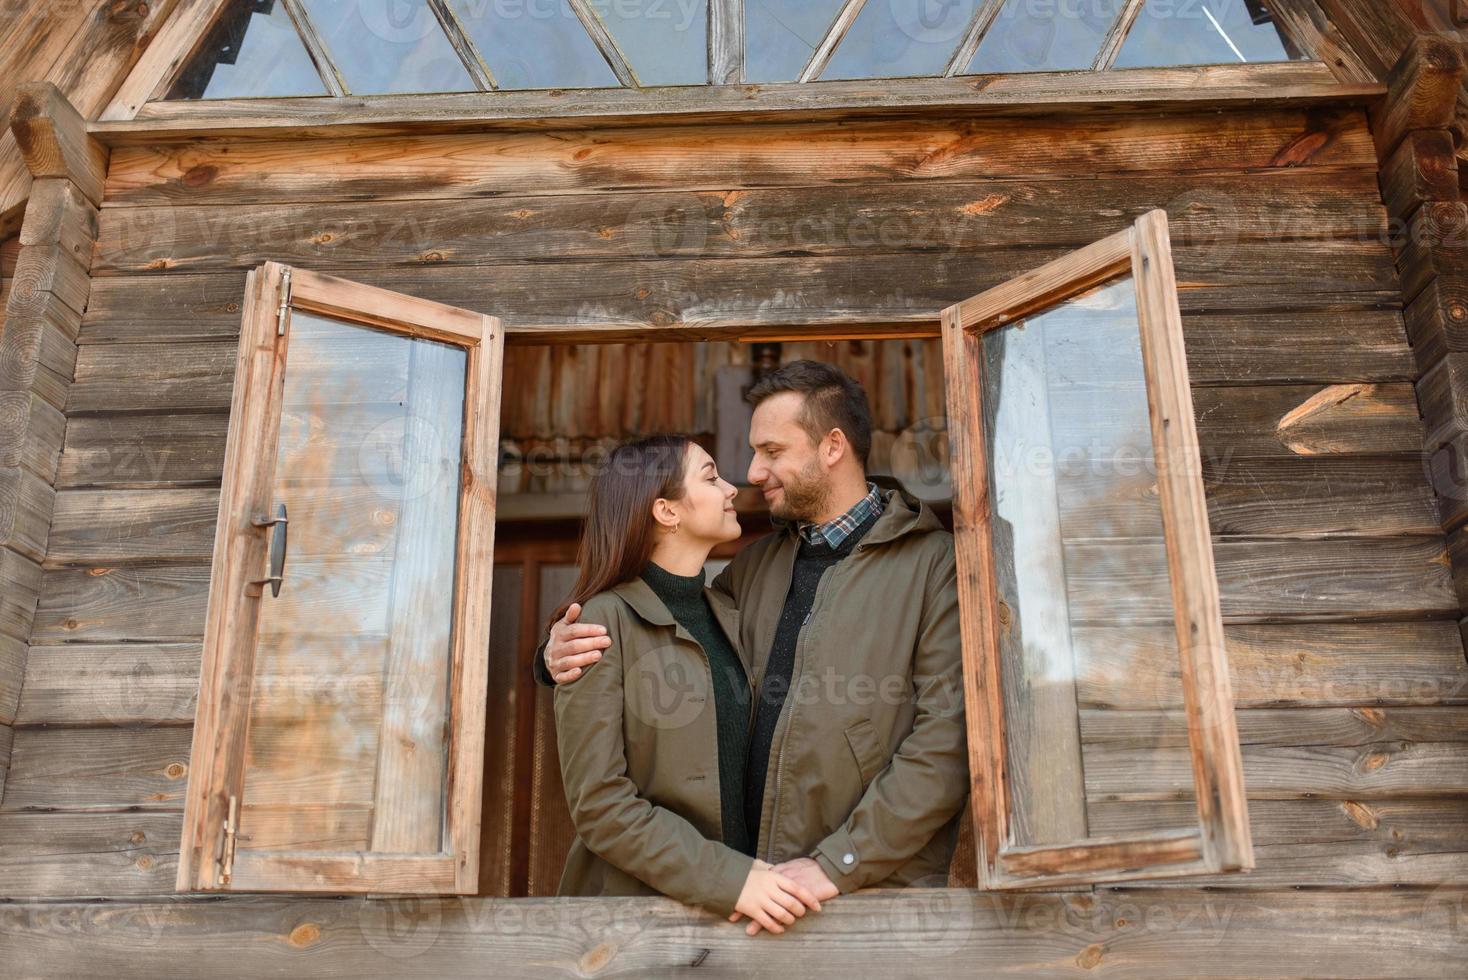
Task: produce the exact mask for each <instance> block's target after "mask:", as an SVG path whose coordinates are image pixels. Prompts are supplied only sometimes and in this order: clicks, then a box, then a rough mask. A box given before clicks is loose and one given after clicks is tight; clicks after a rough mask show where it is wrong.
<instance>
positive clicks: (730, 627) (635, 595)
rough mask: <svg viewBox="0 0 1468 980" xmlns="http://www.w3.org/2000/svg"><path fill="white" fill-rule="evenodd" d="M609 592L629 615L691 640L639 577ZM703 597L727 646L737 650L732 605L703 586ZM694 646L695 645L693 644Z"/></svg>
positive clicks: (736, 612) (736, 621)
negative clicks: (631, 614) (628, 611)
mask: <svg viewBox="0 0 1468 980" xmlns="http://www.w3.org/2000/svg"><path fill="white" fill-rule="evenodd" d="M612 592H614V593H615V594H617V595H618V596H620V597H621V598H622V600H623V601H625V602H626V603H627V605H629V606H631V607H632V611H633V612H635V613H637V615H638V616H640V617H642V618H643V619H644V620H646V621H647V622H649V623H652V624H653V625H655V626H671V627H673V629H674V632H675V634H676V635H677V636H680V637H683V638H684V639H689V640H693V634H692V633H689V632H688V631H687V630H686V629H684V628H683V624H682V623H679V622H678V621H677V620H676V619H674V618H673V614H672V613H671V612H669V611H668V607H667V606H665V605H664V604H663V600H661V599H659V598H658V594H657V593H656V592H654V591H653V590H652V586H650V585H648V584H647V582H646V581H644V580H643V578H642V576H640V575H639V576H637V577H636V578H631V579H628V580H627V581H625V582H622V583H620V584H618V585H614V586H612ZM703 594H704V595H705V596H707V597H708V601H709V606H710V608H712V609H713V611H714V618H715V619H717V620H718V621H719V625H720V626H722V627H723V628H724V633H725V635H726V636H728V638H729V642H730V643H731V644H732V645H733V646H735V647H736V648H737V647H738V645H739V609H738V607H737V606H735V605H734V600H733V599H730V598H729V597H728V596H727V595H725V594H724V593H722V592H716V591H715V590H713V589H711V588H709V587H708V586H707V585H705V586H704V587H703ZM694 642H695V643H696V642H698V641H697V640H694Z"/></svg>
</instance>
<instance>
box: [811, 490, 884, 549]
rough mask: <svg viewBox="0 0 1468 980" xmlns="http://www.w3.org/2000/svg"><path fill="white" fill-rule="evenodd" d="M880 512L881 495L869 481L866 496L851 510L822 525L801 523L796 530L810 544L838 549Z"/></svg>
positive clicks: (853, 505)
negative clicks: (853, 532) (822, 543)
mask: <svg viewBox="0 0 1468 980" xmlns="http://www.w3.org/2000/svg"><path fill="white" fill-rule="evenodd" d="M881 512H882V493H881V491H880V490H878V489H877V485H876V484H875V483H872V482H871V481H870V480H869V481H867V495H866V496H865V497H862V498H861V499H860V500H858V501H857V502H856V503H854V504H852V506H851V509H850V510H848V511H847V512H846V513H844V514H842V515H841V516H840V517H837V518H834V519H833V520H829V521H827V522H826V523H824V524H815V523H812V522H810V521H801V522H800V523H799V525H798V529H799V531H800V536H801V537H802V538H804V539H805V540H806V541H808V542H810V543H811V544H816V543H818V542H824V543H825V544H826V546H827V547H830V548H839V547H841V543H842V542H843V541H845V540H846V539H847V538H848V537H849V536H850V535H851V532H852V531H855V530H856V529H857V528H858V527H860V526H861V524H862V522H863V521H865V520H866V519H867V518H868V517H871V516H872V515H873V514H880V513H881Z"/></svg>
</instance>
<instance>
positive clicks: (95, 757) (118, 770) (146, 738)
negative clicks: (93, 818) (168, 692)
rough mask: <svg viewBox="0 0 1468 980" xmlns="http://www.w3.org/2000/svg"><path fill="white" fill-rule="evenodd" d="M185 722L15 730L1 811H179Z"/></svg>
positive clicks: (186, 750)
mask: <svg viewBox="0 0 1468 980" xmlns="http://www.w3.org/2000/svg"><path fill="white" fill-rule="evenodd" d="M191 734H192V726H190V727H167V726H164V727H131V728H119V727H115V726H104V727H101V728H63V729H55V730H47V729H44V728H19V729H16V733H15V745H14V748H13V749H12V750H11V760H10V761H11V765H10V778H9V780H8V786H7V787H6V791H5V800H4V801H3V803H0V811H15V810H25V809H59V810H119V809H123V808H127V807H131V808H136V809H139V810H178V811H182V809H183V794H184V789H185V787H186V785H187V783H188V769H189V739H190V737H191Z"/></svg>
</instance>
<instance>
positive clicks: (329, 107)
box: [92, 62, 1384, 145]
mask: <svg viewBox="0 0 1468 980" xmlns="http://www.w3.org/2000/svg"><path fill="white" fill-rule="evenodd" d="M1383 91H1384V86H1382V85H1379V84H1351V83H1345V84H1343V83H1339V82H1337V81H1336V79H1335V77H1334V75H1333V74H1332V73H1331V71H1330V69H1329V68H1327V67H1326V66H1324V65H1321V64H1312V63H1308V62H1291V63H1280V64H1262V63H1261V64H1243V65H1197V66H1183V67H1174V68H1147V69H1140V70H1128V71H1110V72H1104V73H1092V72H1036V73H1025V74H1002V75H993V76H989V77H985V78H982V79H973V78H902V79H863V80H855V81H829V82H823V83H822V84H821V85H808V84H802V83H799V82H789V83H766V84H761V85H721V86H681V87H655V88H649V89H640V90H639V89H625V88H607V89H553V90H549V91H522V92H493V93H467V94H463V95H458V94H437V95H410V96H391V95H389V96H357V97H354V98H352V99H351V100H350V101H348V102H345V103H344V102H341V101H340V100H337V99H331V98H294V99H289V100H276V99H233V100H224V99H221V100H216V101H214V102H213V103H212V104H211V105H210V106H209V107H208V109H207V111H205V112H200V111H199V107H198V105H197V103H178V102H173V103H169V102H153V103H149V104H148V105H145V106H144V107H143V109H142V111H141V112H139V113H138V116H137V118H136V119H134V120H133V121H131V122H123V121H117V122H101V123H97V124H94V125H93V127H92V132H93V133H94V134H95V135H96V136H97V138H98V139H100V140H102V141H104V142H105V143H107V144H108V145H115V144H120V143H127V142H134V143H151V142H157V141H159V140H174V139H178V138H179V137H188V136H190V135H197V136H245V135H254V136H269V137H274V138H277V139H284V138H290V137H294V136H299V135H303V134H306V133H311V134H320V133H322V132H323V131H327V132H329V133H330V134H331V135H337V136H355V135H361V134H364V133H370V132H378V133H389V132H394V131H397V132H403V131H404V130H407V131H409V132H413V133H426V132H438V133H444V132H456V131H458V132H462V131H474V130H484V129H494V128H514V129H557V130H561V129H574V128H597V129H604V128H608V127H613V126H625V125H633V126H646V125H650V124H653V123H691V124H698V123H707V122H715V121H720V120H728V121H731V122H749V121H754V120H757V119H780V120H782V121H821V120H833V119H854V118H860V117H863V116H866V117H889V118H890V117H901V116H909V115H913V114H919V113H928V114H932V113H939V112H941V113H946V114H949V115H952V114H953V113H955V112H961V113H964V114H967V113H969V112H971V111H973V110H978V109H982V111H983V113H984V114H985V115H1016V116H1033V115H1039V114H1043V113H1045V112H1055V111H1059V112H1065V113H1072V114H1073V113H1078V112H1092V113H1094V112H1114V111H1120V112H1127V111H1133V110H1138V109H1172V110H1181V111H1196V110H1198V109H1199V108H1202V107H1206V108H1219V109H1221V108H1228V107H1229V106H1231V105H1235V104H1237V103H1238V102H1239V101H1240V100H1242V102H1243V104H1245V105H1248V106H1250V107H1254V108H1275V107H1281V106H1286V107H1291V108H1298V107H1299V106H1302V105H1334V106H1340V105H1364V104H1367V103H1368V102H1369V101H1370V100H1371V99H1373V98H1375V97H1376V96H1378V95H1380V94H1381V93H1382V92H1383ZM755 96H757V98H756V97H755ZM328 127H329V129H328Z"/></svg>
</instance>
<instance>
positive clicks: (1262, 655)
mask: <svg viewBox="0 0 1468 980" xmlns="http://www.w3.org/2000/svg"><path fill="white" fill-rule="evenodd" d="M1077 641H1078V643H1079V645H1080V647H1081V649H1083V650H1084V654H1083V655H1082V656H1079V657H1078V658H1077V665H1076V669H1077V673H1078V683H1077V690H1078V695H1077V696H1078V701H1079V703H1080V705H1081V706H1082V707H1085V708H1111V709H1118V710H1142V709H1181V708H1182V706H1183V687H1182V678H1181V675H1180V665H1179V663H1178V658H1177V654H1176V649H1177V641H1176V638H1175V634H1174V631H1173V630H1172V629H1171V628H1169V627H1165V626H1164V627H1142V626H1113V627H1081V628H1079V629H1078V630H1077ZM1225 642H1226V650H1227V656H1228V662H1229V678H1230V680H1231V681H1232V687H1233V692H1234V704H1235V705H1236V706H1237V707H1239V708H1264V707H1275V706H1280V707H1284V706H1293V707H1309V706H1313V707H1326V706H1339V707H1355V706H1358V705H1368V706H1370V705H1376V706H1384V705H1451V704H1464V703H1468V660H1465V659H1464V656H1463V641H1462V637H1461V635H1460V634H1459V632H1458V627H1457V624H1456V623H1453V622H1451V621H1429V622H1418V623H1369V624H1357V623H1350V624H1345V623H1343V624H1328V623H1315V624H1310V625H1306V626H1299V625H1260V626H1230V627H1228V628H1227V629H1226V631H1225Z"/></svg>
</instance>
